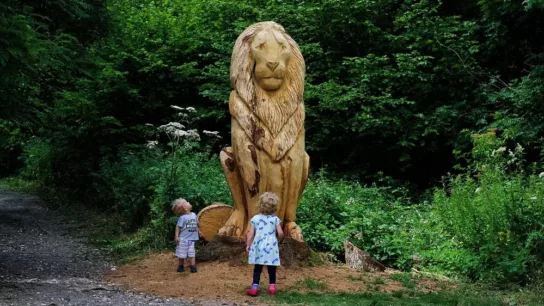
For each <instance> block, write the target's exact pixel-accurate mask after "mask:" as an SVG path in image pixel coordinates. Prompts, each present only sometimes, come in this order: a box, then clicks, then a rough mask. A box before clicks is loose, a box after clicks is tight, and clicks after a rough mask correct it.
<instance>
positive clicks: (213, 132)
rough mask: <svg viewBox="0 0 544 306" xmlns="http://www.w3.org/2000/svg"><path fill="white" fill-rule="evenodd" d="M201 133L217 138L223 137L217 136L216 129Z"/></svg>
mask: <svg viewBox="0 0 544 306" xmlns="http://www.w3.org/2000/svg"><path fill="white" fill-rule="evenodd" d="M202 133H204V134H206V135H207V136H209V137H215V138H217V139H221V138H223V137H221V136H219V132H218V131H206V130H204V131H202Z"/></svg>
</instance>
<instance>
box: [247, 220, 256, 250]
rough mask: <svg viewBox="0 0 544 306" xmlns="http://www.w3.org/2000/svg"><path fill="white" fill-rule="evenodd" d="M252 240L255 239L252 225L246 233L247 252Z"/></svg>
mask: <svg viewBox="0 0 544 306" xmlns="http://www.w3.org/2000/svg"><path fill="white" fill-rule="evenodd" d="M253 238H255V227H253V224H251V225H250V226H249V231H248V232H247V241H246V251H247V252H249V248H250V247H251V244H252V243H253Z"/></svg>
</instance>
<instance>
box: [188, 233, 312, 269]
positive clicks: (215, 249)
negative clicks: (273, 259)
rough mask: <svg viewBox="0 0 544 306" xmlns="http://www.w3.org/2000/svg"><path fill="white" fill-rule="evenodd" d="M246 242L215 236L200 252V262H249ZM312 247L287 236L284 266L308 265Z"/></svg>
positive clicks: (283, 244) (282, 254)
mask: <svg viewBox="0 0 544 306" xmlns="http://www.w3.org/2000/svg"><path fill="white" fill-rule="evenodd" d="M247 256H248V255H247V252H246V244H245V242H244V241H241V240H240V239H237V238H235V237H230V236H221V235H216V236H214V237H213V238H212V239H211V241H209V242H208V243H207V244H206V245H204V246H203V247H202V248H201V249H200V250H199V252H198V255H197V258H198V261H199V262H206V261H220V262H229V263H230V264H232V265H241V264H247ZM309 257H310V248H309V247H308V244H307V243H306V242H301V241H297V240H294V239H292V238H285V239H283V241H282V242H281V243H280V261H281V265H282V266H283V267H287V268H295V267H304V266H308V259H309Z"/></svg>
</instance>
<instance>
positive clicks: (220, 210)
mask: <svg viewBox="0 0 544 306" xmlns="http://www.w3.org/2000/svg"><path fill="white" fill-rule="evenodd" d="M233 211H234V208H232V207H231V206H228V205H226V204H223V203H213V204H212V205H210V206H208V207H206V208H204V209H203V210H201V211H200V212H199V213H198V222H199V226H198V227H199V230H200V232H201V233H202V236H201V238H202V239H204V240H206V241H211V240H212V238H213V236H215V235H216V234H217V231H219V229H220V228H221V227H222V226H223V225H225V223H226V222H227V220H228V219H229V218H230V215H231V214H232V212H233Z"/></svg>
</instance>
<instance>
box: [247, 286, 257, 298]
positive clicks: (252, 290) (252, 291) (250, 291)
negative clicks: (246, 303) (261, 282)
mask: <svg viewBox="0 0 544 306" xmlns="http://www.w3.org/2000/svg"><path fill="white" fill-rule="evenodd" d="M246 293H247V295H250V296H257V294H259V289H257V288H255V287H251V288H250V289H247V290H246Z"/></svg>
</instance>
